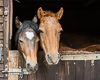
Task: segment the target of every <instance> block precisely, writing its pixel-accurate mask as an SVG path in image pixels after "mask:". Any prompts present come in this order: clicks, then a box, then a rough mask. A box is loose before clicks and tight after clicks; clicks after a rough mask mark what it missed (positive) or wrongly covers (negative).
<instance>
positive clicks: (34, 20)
mask: <svg viewBox="0 0 100 80" xmlns="http://www.w3.org/2000/svg"><path fill="white" fill-rule="evenodd" d="M32 21H33V22H35V23H37V22H38V20H37V16H36V15H35V16H34V18H33V19H32Z"/></svg>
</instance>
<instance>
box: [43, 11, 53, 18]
mask: <svg viewBox="0 0 100 80" xmlns="http://www.w3.org/2000/svg"><path fill="white" fill-rule="evenodd" d="M43 16H44V17H48V16H51V17H55V13H53V12H51V11H44V14H43Z"/></svg>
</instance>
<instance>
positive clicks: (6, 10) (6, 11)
mask: <svg viewBox="0 0 100 80" xmlns="http://www.w3.org/2000/svg"><path fill="white" fill-rule="evenodd" d="M4 15H8V7H5V8H4Z"/></svg>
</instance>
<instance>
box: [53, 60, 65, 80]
mask: <svg viewBox="0 0 100 80" xmlns="http://www.w3.org/2000/svg"><path fill="white" fill-rule="evenodd" d="M55 68H56V70H55V72H56V73H55V80H65V61H63V62H62V61H60V62H59V64H57V65H56V67H55ZM51 74H52V73H51ZM51 80H52V79H51Z"/></svg>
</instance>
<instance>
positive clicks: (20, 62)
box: [18, 53, 27, 80]
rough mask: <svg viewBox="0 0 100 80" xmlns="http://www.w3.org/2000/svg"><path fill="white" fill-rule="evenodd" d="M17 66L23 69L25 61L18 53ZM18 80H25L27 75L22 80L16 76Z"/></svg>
mask: <svg viewBox="0 0 100 80" xmlns="http://www.w3.org/2000/svg"><path fill="white" fill-rule="evenodd" d="M18 66H21V67H22V68H25V60H24V58H23V56H22V55H21V54H20V53H19V59H18ZM18 80H27V75H24V76H23V78H22V79H21V78H20V76H18Z"/></svg>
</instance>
